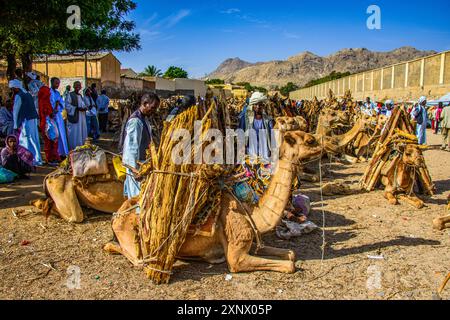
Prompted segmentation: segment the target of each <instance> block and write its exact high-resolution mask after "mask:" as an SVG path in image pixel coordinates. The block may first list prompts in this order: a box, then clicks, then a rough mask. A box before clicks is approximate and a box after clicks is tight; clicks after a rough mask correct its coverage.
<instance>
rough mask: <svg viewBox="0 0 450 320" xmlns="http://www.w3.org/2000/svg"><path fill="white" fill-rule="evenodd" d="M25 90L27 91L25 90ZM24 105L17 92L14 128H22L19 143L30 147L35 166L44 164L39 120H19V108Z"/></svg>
mask: <svg viewBox="0 0 450 320" xmlns="http://www.w3.org/2000/svg"><path fill="white" fill-rule="evenodd" d="M24 92H25V91H24ZM21 107H22V98H20V96H19V95H18V94H16V96H15V98H14V109H13V110H14V111H13V112H14V113H13V117H14V129H18V128H21V131H20V136H19V145H21V146H22V147H24V148H26V149H28V150H29V151H30V152H31V153H32V154H33V156H34V160H33V164H34V165H35V166H40V165H42V156H41V145H40V143H39V131H38V120H37V119H31V120H26V119H25V120H23V122H22V123H17V122H18V117H19V110H20V108H21Z"/></svg>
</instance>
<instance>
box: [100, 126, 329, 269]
mask: <svg viewBox="0 0 450 320" xmlns="http://www.w3.org/2000/svg"><path fill="white" fill-rule="evenodd" d="M321 152H322V146H321V145H320V144H319V142H318V141H317V139H316V138H314V136H312V135H311V134H308V133H305V132H302V131H291V132H287V133H285V134H284V137H283V143H282V145H281V147H280V159H279V161H278V164H277V167H276V170H275V174H274V175H273V177H272V179H271V181H270V184H269V187H268V189H267V190H266V192H265V194H264V195H263V197H262V198H261V199H260V201H259V203H258V204H257V205H255V206H250V205H247V204H242V203H240V202H238V201H237V200H236V198H234V196H233V195H231V194H230V193H225V194H224V197H223V198H222V200H221V201H222V202H221V209H220V213H219V219H218V223H217V229H216V231H215V233H214V235H213V236H212V237H204V236H199V235H196V236H193V235H189V234H188V235H187V237H186V239H185V242H184V244H183V245H182V247H181V249H180V251H179V252H178V255H177V257H178V258H179V259H184V260H192V259H195V260H201V261H206V262H209V263H222V262H224V261H226V262H227V263H228V266H229V269H230V271H231V272H250V271H257V270H261V271H263V270H266V271H277V272H282V273H293V272H295V261H296V257H295V253H294V252H293V251H291V250H286V249H278V248H272V247H263V248H259V250H257V252H256V256H253V255H250V254H249V252H250V249H251V247H252V243H253V239H254V230H253V228H252V224H251V222H250V221H251V220H252V221H253V223H254V226H255V228H256V230H257V232H258V233H259V234H265V233H268V232H270V231H272V230H274V228H275V227H276V226H277V225H278V224H279V222H280V221H281V219H282V217H283V215H284V209H285V207H286V205H287V204H288V201H289V197H290V193H291V185H292V180H293V179H294V178H295V177H296V175H295V171H296V164H299V163H301V162H304V161H306V160H308V159H311V158H313V157H317V156H319V155H320V154H321ZM137 203H138V199H131V200H129V201H126V202H125V203H124V204H123V206H122V207H121V208H120V210H119V211H118V213H117V215H116V216H115V217H113V222H112V228H113V232H114V234H115V236H116V239H117V241H118V242H111V243H108V244H106V245H105V247H104V249H105V250H106V251H108V252H110V253H118V254H122V255H124V256H125V257H126V258H128V259H129V260H130V262H131V263H132V264H133V265H135V266H142V264H143V262H142V260H141V259H142V257H140V256H139V254H138V252H141V250H139V248H137V247H139V243H140V242H136V241H135V239H137V238H138V234H139V225H140V223H139V216H138V215H136V213H135V209H133V207H134V206H135V205H136V204H137ZM246 212H247V213H248V214H249V215H250V216H251V220H250V219H247V218H246Z"/></svg>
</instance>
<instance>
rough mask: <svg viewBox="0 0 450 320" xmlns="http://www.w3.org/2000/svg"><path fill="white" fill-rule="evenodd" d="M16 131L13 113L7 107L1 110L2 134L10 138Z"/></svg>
mask: <svg viewBox="0 0 450 320" xmlns="http://www.w3.org/2000/svg"><path fill="white" fill-rule="evenodd" d="M13 130H14V119H13V114H12V112H11V111H9V110H8V109H6V107H1V108H0V134H1V135H4V136H5V137H6V136H9V135H10V134H12V133H13Z"/></svg>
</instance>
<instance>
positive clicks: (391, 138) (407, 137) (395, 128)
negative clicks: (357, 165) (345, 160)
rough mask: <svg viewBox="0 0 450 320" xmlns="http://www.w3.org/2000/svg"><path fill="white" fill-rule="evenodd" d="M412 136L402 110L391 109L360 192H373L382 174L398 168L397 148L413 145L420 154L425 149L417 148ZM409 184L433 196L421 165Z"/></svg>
mask: <svg viewBox="0 0 450 320" xmlns="http://www.w3.org/2000/svg"><path fill="white" fill-rule="evenodd" d="M413 133H414V128H413V125H412V124H411V122H410V120H409V117H408V115H407V113H406V111H405V110H404V109H403V108H401V107H397V108H395V109H394V110H393V112H392V115H391V117H390V118H389V120H388V122H387V123H386V126H385V127H384V129H383V131H382V133H381V136H380V138H379V140H378V142H377V145H376V148H375V152H374V154H373V157H372V159H371V161H370V164H369V166H368V167H367V169H366V172H365V174H364V176H363V178H362V180H361V186H362V188H363V189H365V190H367V191H372V190H374V189H375V188H376V187H377V185H378V184H379V182H380V179H381V177H382V176H383V174H387V173H388V172H390V171H391V170H392V169H393V168H395V167H396V166H397V165H398V163H399V161H401V160H402V153H401V152H398V150H399V149H401V148H400V147H405V146H406V145H410V144H412V145H417V148H418V149H419V150H420V153H421V152H422V151H421V150H422V149H426V146H419V145H418V142H417V137H416V136H415V135H414V134H413ZM422 158H423V157H422ZM412 181H413V183H414V184H416V185H418V186H420V187H421V189H422V190H420V191H421V192H423V193H425V194H429V195H432V194H433V193H434V188H435V187H434V184H433V182H432V180H431V177H430V173H429V172H428V169H427V167H426V165H425V163H422V164H421V166H420V167H418V168H417V170H416V171H415V177H414V179H413V180H412ZM412 187H413V186H411V188H412Z"/></svg>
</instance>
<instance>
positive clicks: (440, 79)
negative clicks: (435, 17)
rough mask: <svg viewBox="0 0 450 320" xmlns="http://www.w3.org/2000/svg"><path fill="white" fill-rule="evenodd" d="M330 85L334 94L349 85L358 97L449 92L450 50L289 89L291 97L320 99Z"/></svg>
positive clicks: (399, 98) (436, 95) (431, 95)
mask: <svg viewBox="0 0 450 320" xmlns="http://www.w3.org/2000/svg"><path fill="white" fill-rule="evenodd" d="M329 89H331V90H333V92H334V93H335V94H336V95H337V96H343V95H344V93H345V91H346V90H348V89H349V90H350V91H351V93H352V96H353V98H356V99H358V100H364V99H365V98H366V97H371V98H372V99H374V100H384V99H388V98H389V99H394V100H396V101H410V100H417V99H418V98H419V97H420V96H422V95H425V96H427V97H428V98H429V99H436V98H439V97H441V96H443V95H444V94H446V93H448V92H450V51H446V52H442V53H439V54H436V55H432V56H428V57H425V58H422V59H416V60H412V61H408V62H404V63H399V64H395V65H392V66H387V67H384V68H380V69H375V70H369V71H366V72H362V73H358V74H354V75H350V76H348V77H345V78H342V79H338V80H334V81H329V82H326V83H322V84H319V85H316V86H313V87H310V88H305V89H300V90H297V91H294V92H291V94H290V97H291V98H292V99H298V100H300V99H308V100H309V99H313V98H314V96H317V98H318V99H323V98H325V97H326V96H327V93H328V90H329Z"/></svg>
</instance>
